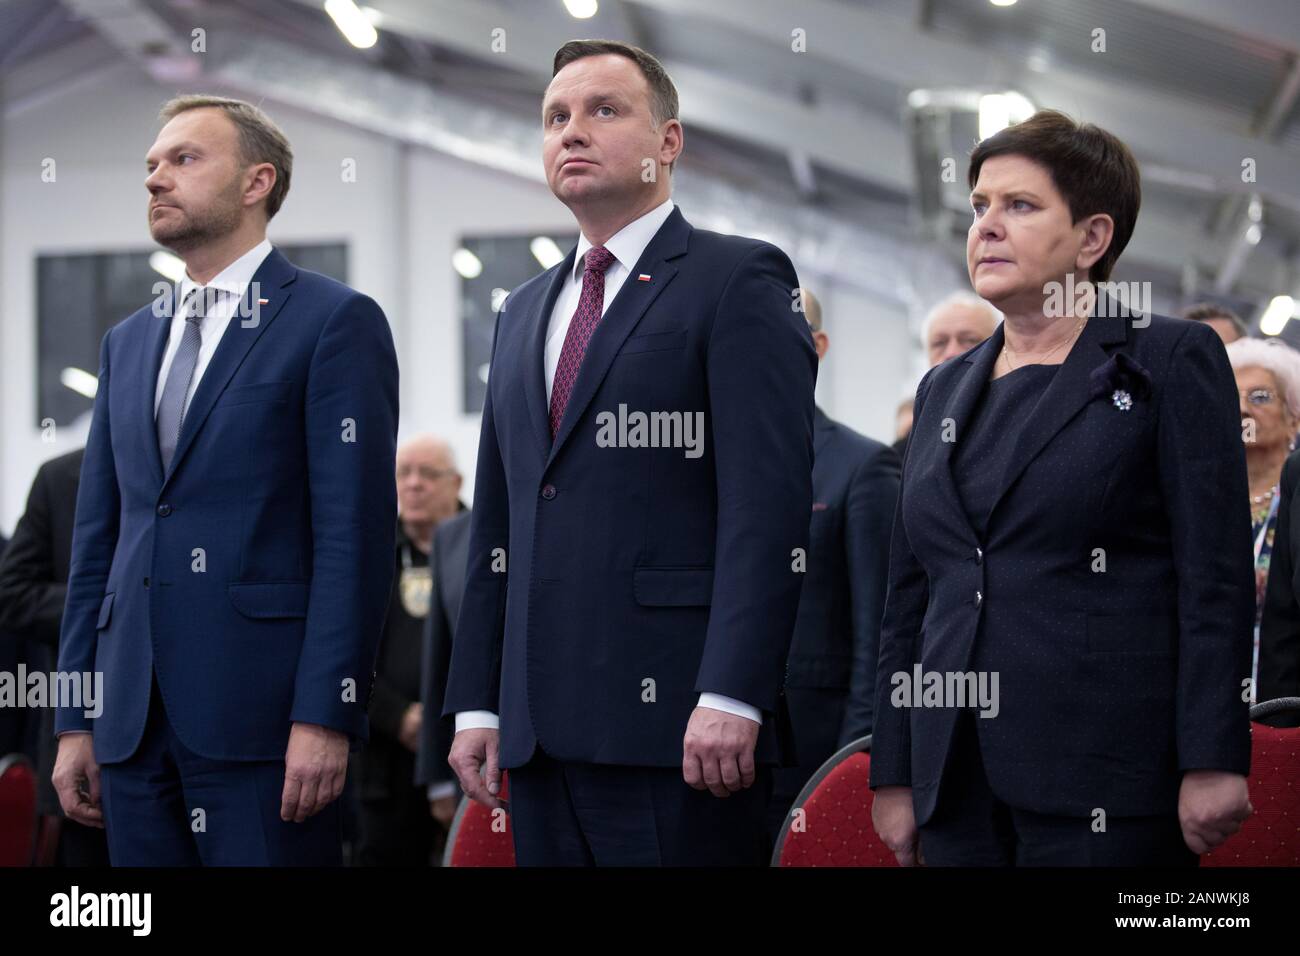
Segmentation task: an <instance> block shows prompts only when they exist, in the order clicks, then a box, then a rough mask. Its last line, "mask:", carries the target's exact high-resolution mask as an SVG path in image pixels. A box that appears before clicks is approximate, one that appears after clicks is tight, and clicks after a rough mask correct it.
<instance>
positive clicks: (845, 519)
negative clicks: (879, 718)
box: [768, 289, 901, 838]
mask: <svg viewBox="0 0 1300 956" xmlns="http://www.w3.org/2000/svg"><path fill="white" fill-rule="evenodd" d="M803 306H804V317H805V318H806V319H807V320H808V328H809V329H810V330H811V331H812V338H813V346H814V347H815V348H816V349H817V359H818V361H820V360H822V359H823V358H825V357H826V351H827V349H829V348H830V337H829V336H828V335H827V334H826V332H825V331H824V330H823V329H822V307H821V303H820V302H818V300H817V297H816V296H814V295H813V294H812V292H810V291H809V290H808V289H804V290H803ZM813 455H814V458H813V473H812V482H813V505H812V523H811V528H810V530H809V535H808V572H807V574H806V575H805V577H804V582H803V592H802V594H801V595H800V597H799V616H798V618H797V620H796V623H795V630H794V640H793V641H792V642H791V644H790V658H789V661H788V664H787V667H786V677H785V695H786V699H787V700H788V701H789V702H790V721H791V723H792V724H793V725H794V739H795V752H796V754H797V757H798V761H799V762H798V765H797V766H794V767H781V768H779V769H777V770H776V772H775V777H774V787H773V792H772V804H771V807H770V809H769V813H768V828H769V830H770V831H771V833H772V835H773V837H774V838H775V836H776V835H777V834H779V832H780V829H781V825H782V824H783V822H784V821H785V819H786V816H787V814H789V812H790V810H791V807H792V804H793V802H794V800H795V798H796V797H797V796H798V795H799V791H800V790H802V789H803V786H804V784H806V783H807V782H808V780H809V779H810V778H811V777H812V775H813V774H814V773H816V771H817V768H818V767H820V766H821V765H822V764H823V763H824V762H825V761H826V759H827V758H828V757H830V756H831V754H833V753H835V751H837V750H838V749H840V748H841V747H843V746H845V745H846V744H849V743H852V742H853V741H855V740H857V739H859V738H861V737H865V736H866V735H867V734H869V733H871V723H872V721H871V715H872V709H873V707H874V706H875V695H876V654H877V652H878V650H879V648H880V619H881V617H882V616H883V614H884V612H885V587H886V584H887V579H888V572H889V537H890V530H891V528H892V527H893V523H894V507H895V505H896V504H897V502H898V480H899V471H900V469H901V462H900V461H899V459H898V455H897V454H896V453H895V452H894V450H893V449H892V448H890V447H888V446H887V445H883V444H881V443H880V442H878V441H872V440H871V439H870V438H867V437H866V436H864V435H859V434H858V433H857V432H855V431H854V430H853V429H851V428H848V427H847V426H845V425H841V424H840V423H838V422H834V421H831V419H830V418H828V417H827V416H826V413H825V412H823V411H822V410H821V409H820V408H818V409H817V410H816V412H815V414H814V417H813Z"/></svg>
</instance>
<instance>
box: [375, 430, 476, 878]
mask: <svg viewBox="0 0 1300 956" xmlns="http://www.w3.org/2000/svg"><path fill="white" fill-rule="evenodd" d="M460 484H461V476H460V472H459V471H457V470H456V462H455V459H454V458H453V456H452V452H451V446H450V445H448V444H447V443H446V442H445V441H442V440H440V439H437V438H434V437H433V436H432V435H419V436H417V437H415V438H412V439H410V440H409V441H407V442H405V443H403V444H402V446H401V447H400V448H398V450H397V512H398V519H399V524H398V528H397V555H396V558H395V571H396V575H395V577H394V579H393V593H392V596H391V597H390V598H389V600H388V617H387V618H386V619H385V621H384V636H383V637H382V638H381V639H380V642H379V656H378V659H377V661H376V664H375V695H374V699H373V700H372V701H371V702H370V740H368V741H367V742H366V745H365V747H363V748H362V749H361V751H360V752H358V753H357V754H355V763H356V766H357V774H356V779H357V785H358V791H359V797H360V810H361V813H360V824H361V834H360V836H361V839H360V846H359V853H358V856H359V862H360V864H361V865H362V866H428V865H429V860H430V856H431V855H432V854H433V852H434V850H435V846H436V844H437V843H438V842H439V841H438V826H437V823H436V822H435V820H433V819H431V818H430V816H429V807H428V805H427V803H426V800H425V791H424V788H423V787H419V786H417V785H416V780H415V761H416V754H417V752H418V750H419V741H420V738H421V735H422V733H423V727H424V723H425V716H426V713H427V712H426V711H425V709H424V705H423V703H422V702H421V699H420V679H421V671H420V665H421V655H422V653H423V645H424V631H425V625H426V622H427V621H428V617H429V614H430V609H431V600H432V590H433V581H432V567H433V556H432V549H433V539H434V535H435V533H436V529H437V528H438V526H439V525H440V524H442V523H443V522H444V521H446V520H447V519H449V518H450V517H452V516H453V515H455V514H456V513H457V511H459V510H462V509H464V507H465V506H464V505H463V504H461V502H460V499H459V497H458V496H459V493H460ZM463 570H464V569H463V568H462V573H463ZM437 713H438V712H437V711H435V712H434V715H435V716H436V714H437Z"/></svg>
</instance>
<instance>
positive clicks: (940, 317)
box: [921, 292, 1002, 368]
mask: <svg viewBox="0 0 1300 956" xmlns="http://www.w3.org/2000/svg"><path fill="white" fill-rule="evenodd" d="M1001 321H1002V316H1001V314H1000V313H999V312H998V310H997V309H995V308H993V306H991V305H989V304H988V303H987V302H985V301H984V300H983V299H981V298H980V297H979V296H977V295H973V294H971V293H970V292H954V293H952V294H951V295H948V296H945V297H944V298H943V299H941V300H939V301H938V302H936V303H935V304H934V305H933V306H931V308H930V311H929V312H928V313H926V316H925V318H924V319H923V320H922V321H921V342H922V343H923V344H924V345H925V357H926V361H927V364H928V365H929V367H930V368H934V366H936V365H938V364H939V363H940V362H946V361H947V360H948V359H950V358H952V357H953V356H955V355H961V354H962V353H963V352H969V351H970V350H971V349H973V348H974V347H975V346H977V345H979V344H980V343H981V342H983V341H984V340H985V339H987V338H988V337H989V336H990V335H992V334H993V330H994V329H996V328H997V327H998V323H999V322H1001Z"/></svg>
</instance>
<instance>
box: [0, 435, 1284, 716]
mask: <svg viewBox="0 0 1300 956" xmlns="http://www.w3.org/2000/svg"><path fill="white" fill-rule="evenodd" d="M1279 492H1280V494H1281V495H1282V501H1281V503H1280V504H1279V505H1278V511H1277V530H1276V531H1275V532H1274V535H1273V556H1272V558H1270V560H1269V566H1268V588H1267V590H1266V591H1265V594H1264V617H1263V620H1262V621H1261V622H1260V627H1259V683H1258V685H1257V688H1256V695H1255V699H1256V700H1258V701H1261V702H1262V701H1266V700H1272V699H1273V698H1275V697H1300V603H1297V599H1296V595H1297V594H1300V556H1298V555H1296V553H1295V548H1296V547H1297V546H1300V501H1297V499H1296V495H1297V494H1300V451H1297V452H1293V453H1292V454H1291V456H1290V457H1289V458H1287V460H1286V464H1285V465H1284V466H1283V467H1282V487H1281V488H1280V489H1279ZM10 547H11V548H12V547H13V545H10ZM1267 723H1270V724H1274V725H1276V726H1295V725H1296V724H1298V723H1300V717H1297V716H1295V715H1288V716H1286V717H1279V718H1274V719H1271V720H1269V721H1267Z"/></svg>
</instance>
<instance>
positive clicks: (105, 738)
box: [56, 250, 397, 763]
mask: <svg viewBox="0 0 1300 956" xmlns="http://www.w3.org/2000/svg"><path fill="white" fill-rule="evenodd" d="M253 283H254V284H253V285H250V287H249V290H248V292H247V293H246V297H245V301H244V303H243V305H244V308H243V310H242V311H243V312H244V314H245V315H248V314H250V313H252V312H253V310H254V309H257V308H258V307H257V306H255V305H254V297H260V298H264V299H266V300H267V302H266V303H265V304H264V305H261V306H260V309H258V314H256V315H253V317H251V318H241V317H240V315H239V314H236V315H235V316H234V317H233V318H232V319H231V320H230V325H229V326H228V327H227V329H226V332H225V334H224V336H223V337H222V339H221V343H220V345H218V347H217V350H216V352H215V354H214V355H213V357H212V360H211V363H210V364H209V365H208V367H207V369H206V370H205V372H204V374H203V378H202V379H201V380H200V382H199V385H198V388H197V389H196V391H195V393H194V397H193V399H192V400H191V401H190V405H189V408H188V410H187V411H186V413H185V418H184V421H183V424H182V428H181V435H180V441H179V443H178V444H177V447H176V452H175V455H174V457H173V459H172V463H171V468H170V470H169V471H168V472H167V473H166V474H164V472H163V467H162V459H161V457H160V455H159V452H158V439H157V432H156V429H155V426H154V393H155V385H156V383H157V379H158V370H159V366H160V364H161V361H162V356H163V352H164V349H165V348H166V345H167V337H168V332H169V328H170V323H171V318H170V315H169V314H166V315H154V314H153V312H154V309H153V307H145V308H143V309H141V310H140V311H139V312H137V313H135V314H134V315H132V316H131V317H130V318H128V319H126V320H125V321H124V322H122V323H120V324H118V325H116V326H114V327H113V328H112V329H110V330H109V331H108V334H106V335H105V336H104V341H103V345H102V347H101V351H100V362H99V390H98V392H97V394H96V396H95V408H94V416H93V419H92V421H91V426H90V437H89V440H88V441H87V444H86V458H85V462H84V464H83V466H82V471H81V486H80V490H79V492H78V496H77V521H76V528H75V530H74V533H73V544H72V571H71V576H70V579H69V582H68V599H67V606H66V609H65V613H64V616H63V631H62V639H61V642H60V648H59V668H60V670H62V671H92V670H93V671H102V672H103V675H104V697H105V701H104V709H103V713H102V714H101V715H100V716H99V717H98V718H97V719H91V718H87V717H85V716H84V714H83V709H82V708H73V707H63V708H60V710H59V713H58V717H57V721H56V730H57V731H59V732H63V731H69V730H89V731H92V732H93V733H94V746H95V756H96V759H97V760H98V761H99V762H100V763H113V762H116V761H122V760H126V759H127V758H128V757H130V756H131V754H132V753H133V752H134V751H135V749H136V747H137V745H138V744H139V742H140V739H141V736H142V733H143V730H144V726H145V718H146V716H147V714H148V708H149V698H150V674H151V672H154V673H156V675H157V680H158V686H159V688H160V689H161V691H162V697H163V703H164V705H165V707H166V711H167V715H168V717H169V718H170V721H171V724H172V726H173V728H174V729H175V732H176V734H177V735H178V736H179V737H180V739H181V740H182V741H183V742H184V743H185V745H186V746H187V747H189V748H190V749H191V750H193V751H195V752H196V753H198V754H201V755H202V756H205V757H210V758H214V759H226V760H282V759H283V758H284V751H285V746H286V744H287V743H288V739H289V729H290V725H291V724H292V723H294V722H304V723H312V724H320V725H322V726H325V727H330V728H333V729H335V730H340V731H344V732H346V733H348V734H350V735H352V736H353V738H354V739H364V738H365V736H366V717H365V707H366V706H367V703H368V697H369V690H370V687H371V686H372V683H373V674H374V661H375V652H376V648H377V646H378V641H379V636H380V631H381V629H382V626H383V621H384V613H385V610H386V608H387V603H388V596H389V588H390V586H391V584H392V576H393V549H394V547H395V544H394V541H395V534H396V527H397V492H396V485H395V482H394V480H393V474H394V460H395V456H396V439H397V361H396V355H395V353H394V351H393V342H392V336H391V334H390V332H389V329H388V322H387V320H386V319H385V317H384V314H383V312H382V311H381V310H380V308H379V306H378V305H376V304H375V303H374V302H373V301H372V300H371V299H369V298H367V297H365V296H363V295H361V294H360V293H358V292H355V291H353V290H352V289H350V288H348V287H347V286H345V285H342V284H341V283H338V282H335V281H334V280H332V279H329V278H326V277H325V276H321V275H317V274H315V273H312V272H308V271H305V270H300V269H298V268H296V267H294V266H293V265H292V264H291V263H289V261H288V260H286V259H285V258H284V256H282V255H281V254H280V253H279V252H278V251H275V250H272V252H271V253H270V255H268V256H267V258H266V260H265V261H264V262H263V263H262V265H261V266H260V267H259V268H258V270H257V273H256V274H255V275H254V277H253ZM162 311H164V312H167V311H168V310H167V309H163V310H162ZM199 549H202V551H201V552H200V551H199Z"/></svg>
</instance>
